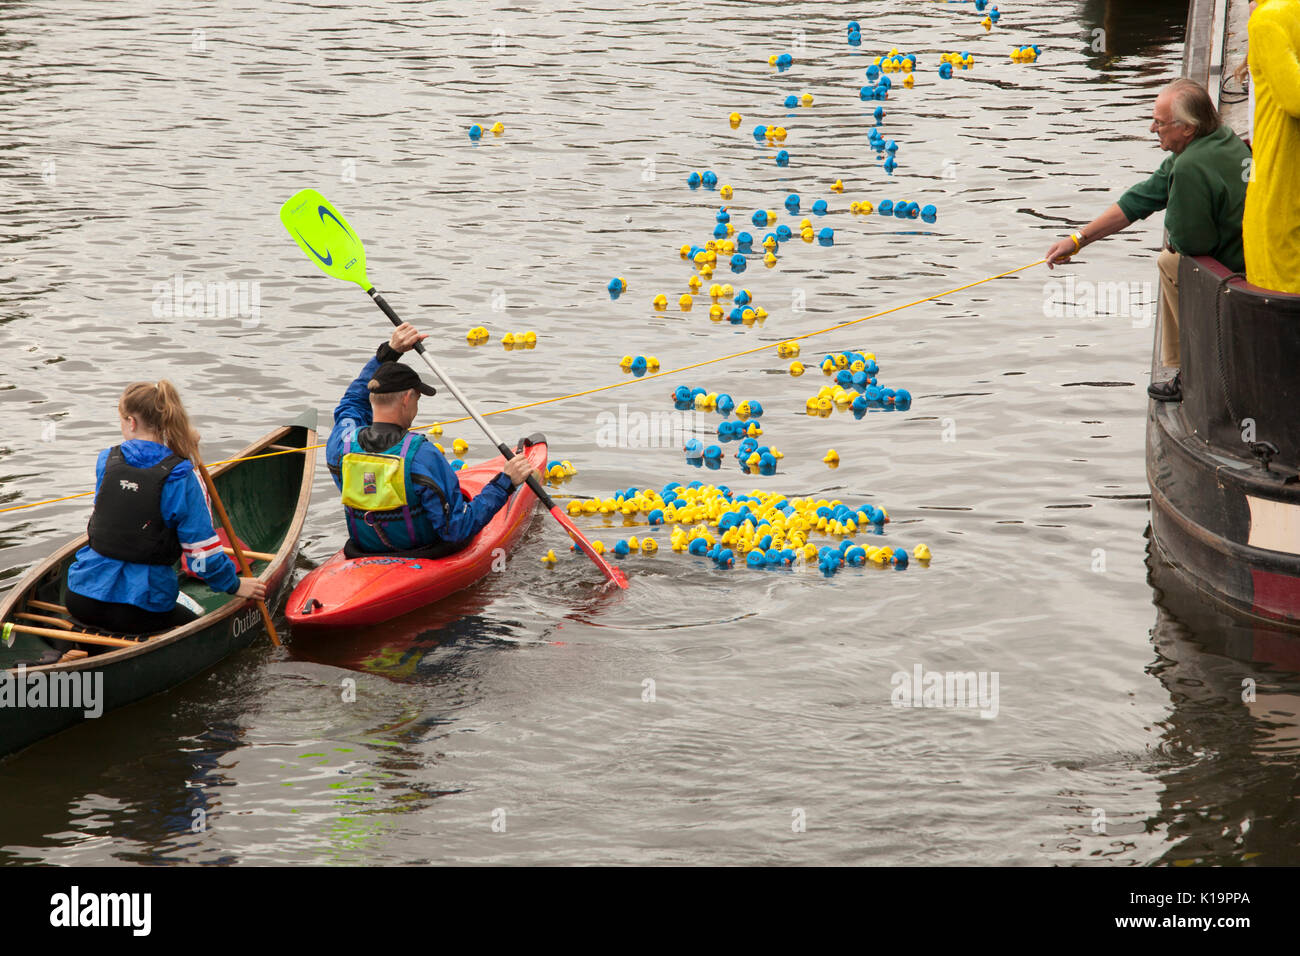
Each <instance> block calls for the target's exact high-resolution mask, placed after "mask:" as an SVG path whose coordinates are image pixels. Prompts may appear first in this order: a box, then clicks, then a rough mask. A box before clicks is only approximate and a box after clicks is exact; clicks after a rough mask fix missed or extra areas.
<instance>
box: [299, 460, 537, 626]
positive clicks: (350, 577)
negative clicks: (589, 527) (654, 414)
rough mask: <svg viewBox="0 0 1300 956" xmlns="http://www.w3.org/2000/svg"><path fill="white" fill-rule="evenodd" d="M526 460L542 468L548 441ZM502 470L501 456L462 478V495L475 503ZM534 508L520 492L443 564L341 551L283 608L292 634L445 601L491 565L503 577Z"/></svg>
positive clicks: (309, 577)
mask: <svg viewBox="0 0 1300 956" xmlns="http://www.w3.org/2000/svg"><path fill="white" fill-rule="evenodd" d="M525 454H526V455H527V456H528V459H529V461H530V462H531V463H532V464H533V466H534V467H535V468H539V469H541V468H544V467H545V465H546V455H547V446H546V442H545V440H544V439H543V440H538V441H536V442H535V443H534V444H532V445H530V446H529V448H528V450H527V452H526V453H525ZM504 463H505V459H504V458H503V457H501V456H498V457H496V458H493V459H491V460H489V461H485V462H483V463H481V464H478V465H473V466H470V467H468V468H465V469H462V470H461V471H459V472H457V478H458V479H459V480H460V486H461V489H462V491H463V492H464V493H465V494H467V495H469V496H470V497H473V496H474V495H476V494H478V493H479V491H480V490H482V488H483V486H484V485H486V484H487V483H488V482H489V481H491V480H492V479H493V478H494V477H495V476H496V475H497V473H499V472H500V471H501V467H502V465H503V464H504ZM536 505H537V496H536V495H534V494H533V493H532V491H531V490H529V488H528V487H527V485H521V486H520V487H519V488H517V489H516V490H515V492H514V493H513V494H512V495H511V496H510V499H509V500H508V501H507V502H506V504H505V506H504V507H502V508H501V510H500V511H498V512H497V513H496V514H495V515H493V516H492V520H491V521H489V522H488V523H487V524H486V525H485V526H484V527H483V529H482V530H481V531H480V532H479V533H478V534H477V535H475V537H474V539H473V540H472V541H471V542H470V543H469V544H468V545H467V546H466V547H465V548H463V549H462V550H460V551H457V552H456V553H455V554H451V555H448V556H446V557H442V558H402V557H395V556H390V555H372V556H366V557H360V558H348V557H346V556H345V555H344V554H343V552H342V551H341V550H340V551H338V552H337V553H336V554H335V555H334V556H333V557H331V558H330V559H329V560H328V561H326V562H325V563H324V564H322V565H321V566H320V567H318V568H316V569H314V570H312V571H311V572H309V573H308V574H307V576H306V577H304V578H303V579H302V581H300V582H299V583H298V586H297V587H296V588H294V590H293V593H292V594H291V595H289V600H288V602H287V603H286V605H285V617H286V618H287V619H288V620H289V623H290V624H291V625H292V626H293V627H294V628H295V630H296V629H299V628H347V627H357V626H364V625H368V624H377V623H379V622H381V621H387V620H390V619H392V618H395V617H398V616H400V615H402V614H406V613H408V612H410V611H413V610H415V609H417V608H421V607H424V606H426V605H428V604H431V603H433V602H434V601H438V600H441V599H442V598H445V597H447V596H448V595H450V594H454V593H455V592H457V591H460V590H462V589H464V588H467V587H469V586H470V585H472V584H474V583H475V582H477V581H479V580H480V579H481V578H483V576H484V575H486V574H487V573H489V572H490V571H492V570H493V566H494V564H495V565H497V569H498V570H499V569H500V564H499V562H500V561H501V560H502V559H503V558H504V556H505V554H507V553H508V552H509V551H510V549H511V548H512V547H513V546H514V544H515V543H516V542H517V541H518V539H519V538H520V537H521V536H522V535H523V532H524V531H525V530H526V528H527V526H528V521H529V519H531V517H532V515H533V510H534V508H535V507H536Z"/></svg>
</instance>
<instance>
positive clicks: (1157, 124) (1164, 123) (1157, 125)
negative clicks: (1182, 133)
mask: <svg viewBox="0 0 1300 956" xmlns="http://www.w3.org/2000/svg"><path fill="white" fill-rule="evenodd" d="M1182 122H1183V121H1182V120H1163V121H1162V120H1158V119H1153V120H1152V121H1151V125H1152V126H1154V127H1155V128H1156V129H1164V128H1165V127H1166V126H1180V125H1182Z"/></svg>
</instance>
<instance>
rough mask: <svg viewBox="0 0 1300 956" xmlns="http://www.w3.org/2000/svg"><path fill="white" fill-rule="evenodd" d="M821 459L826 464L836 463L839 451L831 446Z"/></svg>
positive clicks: (838, 458) (838, 461)
mask: <svg viewBox="0 0 1300 956" xmlns="http://www.w3.org/2000/svg"><path fill="white" fill-rule="evenodd" d="M822 461H824V462H826V464H828V465H838V464H839V463H840V453H839V452H837V451H836V450H835V449H834V448H832V449H831V450H830V451H828V452H827V453H826V454H825V455H824V456H823V457H822Z"/></svg>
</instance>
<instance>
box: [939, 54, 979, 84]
mask: <svg viewBox="0 0 1300 956" xmlns="http://www.w3.org/2000/svg"><path fill="white" fill-rule="evenodd" d="M974 65H975V57H974V55H973V54H971V53H969V52H966V51H965V50H963V51H962V52H961V53H945V54H943V55H942V56H940V57H939V78H940V79H942V80H949V79H952V68H953V67H954V66H958V67H961V68H962V69H963V70H969V69H970V68H971V67H972V66H974Z"/></svg>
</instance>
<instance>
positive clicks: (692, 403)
mask: <svg viewBox="0 0 1300 956" xmlns="http://www.w3.org/2000/svg"><path fill="white" fill-rule="evenodd" d="M672 399H673V405H674V406H675V407H676V408H677V409H678V410H679V411H687V410H689V409H692V408H695V409H698V410H699V411H702V412H718V413H719V414H721V415H730V414H731V413H732V412H735V413H736V417H737V418H739V419H742V420H744V419H748V418H762V417H763V406H762V405H761V404H760V403H759V402H757V401H755V400H750V401H747V402H741V403H740V404H739V405H737V404H736V400H735V399H734V398H732V397H731V396H730V395H728V394H727V393H726V392H721V393H719V392H710V391H708V390H706V389H703V388H699V387H696V388H691V387H690V386H689V385H678V386H677V388H675V389H674V390H673V394H672Z"/></svg>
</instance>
